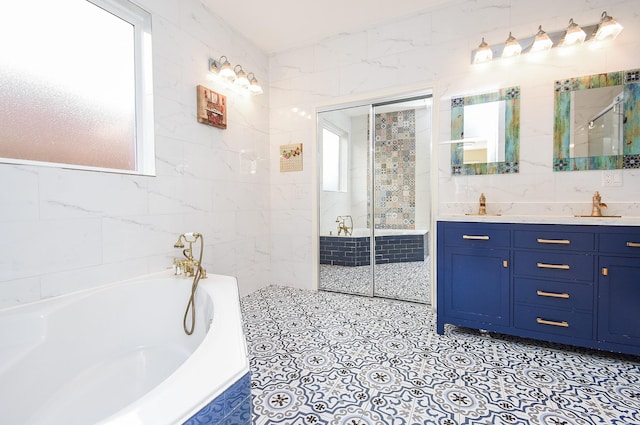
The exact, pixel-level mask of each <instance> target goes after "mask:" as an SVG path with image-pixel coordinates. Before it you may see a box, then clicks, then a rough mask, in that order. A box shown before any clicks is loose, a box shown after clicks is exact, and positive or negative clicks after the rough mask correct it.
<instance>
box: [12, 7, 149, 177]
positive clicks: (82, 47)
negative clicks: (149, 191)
mask: <svg viewBox="0 0 640 425" xmlns="http://www.w3.org/2000/svg"><path fill="white" fill-rule="evenodd" d="M0 39H2V40H5V41H7V42H6V43H3V45H2V48H0V52H1V54H0V81H1V82H2V83H1V85H2V96H1V97H0V122H2V123H5V124H3V125H2V126H0V140H2V144H0V161H1V162H7V163H20V164H38V165H50V166H64V167H65V168H78V169H97V170H107V171H120V172H125V173H134V174H153V173H154V172H155V170H154V168H155V167H154V164H155V160H154V150H153V144H154V143H153V110H152V102H153V99H152V82H151V15H150V14H149V13H147V12H145V11H144V10H142V9H140V8H139V7H137V6H135V5H134V4H132V3H130V2H128V1H127V0H91V1H86V0H69V1H63V2H52V1H50V0H21V1H11V2H9V1H7V2H2V3H1V4H0ZM9 40H11V41H10V42H9Z"/></svg>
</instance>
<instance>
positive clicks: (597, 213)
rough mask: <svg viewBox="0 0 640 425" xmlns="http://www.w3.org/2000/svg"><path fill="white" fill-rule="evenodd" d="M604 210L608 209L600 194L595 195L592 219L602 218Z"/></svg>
mask: <svg viewBox="0 0 640 425" xmlns="http://www.w3.org/2000/svg"><path fill="white" fill-rule="evenodd" d="M602 208H607V204H605V203H604V202H602V197H601V196H600V192H596V193H595V194H594V195H593V207H592V208H591V217H602Z"/></svg>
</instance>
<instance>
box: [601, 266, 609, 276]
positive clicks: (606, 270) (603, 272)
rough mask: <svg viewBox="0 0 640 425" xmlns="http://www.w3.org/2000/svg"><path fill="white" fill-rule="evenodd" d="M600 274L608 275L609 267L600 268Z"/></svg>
mask: <svg viewBox="0 0 640 425" xmlns="http://www.w3.org/2000/svg"><path fill="white" fill-rule="evenodd" d="M602 276H609V268H607V267H603V268H602Z"/></svg>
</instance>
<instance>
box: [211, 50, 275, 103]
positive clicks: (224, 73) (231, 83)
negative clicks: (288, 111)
mask: <svg viewBox="0 0 640 425" xmlns="http://www.w3.org/2000/svg"><path fill="white" fill-rule="evenodd" d="M209 75H210V76H211V77H213V78H215V79H217V80H218V81H220V82H221V83H223V84H225V85H227V86H228V87H229V88H231V89H233V90H235V91H238V92H240V93H242V94H250V95H256V94H262V93H263V91H262V87H260V85H259V84H258V80H257V79H256V77H255V75H254V74H253V72H250V73H249V74H247V73H246V72H245V70H244V69H242V65H236V66H235V67H231V63H229V60H228V59H227V57H226V56H220V59H218V60H215V59H209Z"/></svg>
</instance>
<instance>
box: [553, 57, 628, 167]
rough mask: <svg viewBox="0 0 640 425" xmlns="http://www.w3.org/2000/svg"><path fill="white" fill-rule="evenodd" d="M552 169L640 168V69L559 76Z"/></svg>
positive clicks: (555, 104)
mask: <svg viewBox="0 0 640 425" xmlns="http://www.w3.org/2000/svg"><path fill="white" fill-rule="evenodd" d="M554 90H555V93H554V111H555V114H554V116H555V117H554V126H553V171H582V170H613V169H620V168H640V109H639V105H638V99H639V94H640V70H639V69H632V70H626V71H617V72H609V73H605V74H594V75H587V76H583V77H576V78H568V79H564V80H558V81H556V82H555V86H554Z"/></svg>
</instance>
